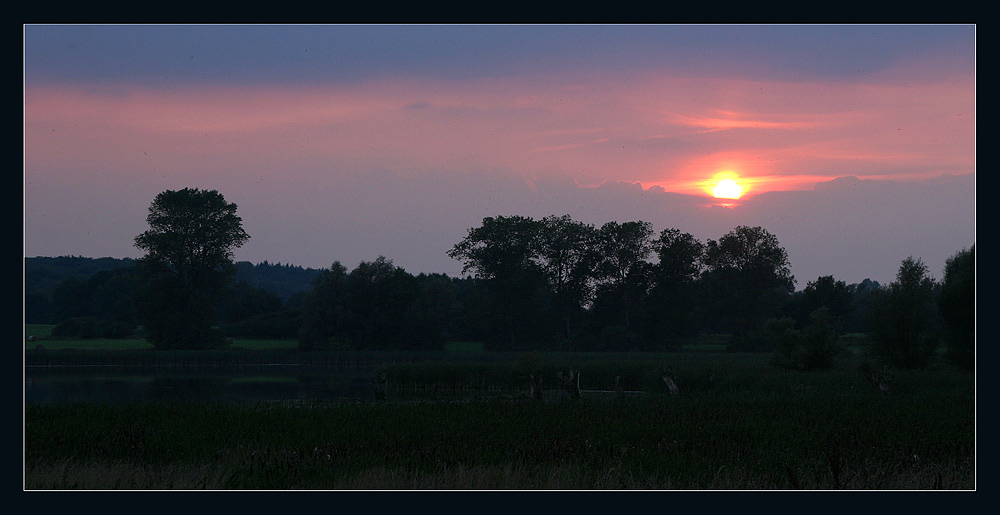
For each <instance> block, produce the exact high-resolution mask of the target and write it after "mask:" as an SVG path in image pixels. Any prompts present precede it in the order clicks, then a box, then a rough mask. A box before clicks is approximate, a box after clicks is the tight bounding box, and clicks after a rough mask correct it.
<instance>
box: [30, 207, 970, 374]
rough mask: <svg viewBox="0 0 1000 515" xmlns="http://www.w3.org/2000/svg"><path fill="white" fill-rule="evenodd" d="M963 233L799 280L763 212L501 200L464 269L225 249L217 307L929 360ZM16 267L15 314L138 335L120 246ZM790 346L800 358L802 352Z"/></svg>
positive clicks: (461, 252) (242, 324)
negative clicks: (601, 218) (947, 246)
mask: <svg viewBox="0 0 1000 515" xmlns="http://www.w3.org/2000/svg"><path fill="white" fill-rule="evenodd" d="M974 248H975V247H974V246H973V247H972V249H969V250H965V249H963V250H962V251H959V252H958V253H956V255H955V256H954V257H953V258H952V259H950V260H949V262H948V267H946V270H945V275H944V280H943V281H942V282H937V281H935V280H933V279H932V278H931V277H930V274H929V271H928V270H927V268H926V266H924V265H923V263H922V262H921V261H920V260H919V259H913V258H907V259H906V260H904V261H903V264H902V265H901V267H900V274H899V276H898V277H897V280H896V281H894V282H893V283H892V284H890V285H884V286H883V285H880V284H878V283H877V282H874V281H871V280H868V279H866V280H865V281H863V282H861V283H857V284H846V283H845V282H844V281H840V280H837V279H835V278H834V277H832V276H822V277H817V278H814V279H811V280H808V281H806V284H805V285H804V287H803V288H802V289H801V290H798V291H796V290H795V284H796V282H795V278H794V277H792V275H791V273H790V265H789V263H788V259H787V253H786V252H785V250H784V249H783V248H782V247H781V245H780V244H779V242H778V240H777V238H776V237H775V236H774V235H772V234H770V233H769V232H768V231H767V230H765V229H763V228H761V227H737V228H735V229H734V230H733V231H731V232H730V233H728V234H726V235H724V236H723V237H722V238H720V239H719V240H708V241H699V240H697V239H696V238H694V237H693V236H691V235H690V234H686V233H682V232H681V231H679V230H677V229H665V230H663V231H661V232H659V233H654V231H653V230H652V228H651V225H650V224H649V223H647V222H641V221H639V222H625V223H618V222H609V223H607V224H604V225H602V226H599V227H596V226H593V225H589V224H585V223H582V222H579V221H576V220H573V219H572V218H570V217H569V216H561V217H556V216H550V217H545V218H542V219H532V218H529V217H521V216H511V217H503V216H499V217H490V218H485V219H484V220H483V224H482V225H481V226H479V227H475V228H472V229H470V230H469V232H468V235H467V236H466V237H465V238H464V239H462V240H461V241H460V242H458V243H456V244H455V246H454V247H453V248H452V249H450V250H449V252H448V254H449V255H450V256H451V257H453V258H454V259H456V260H458V261H460V262H461V263H462V264H463V265H464V272H465V274H464V276H463V277H449V276H447V275H443V274H423V273H420V274H417V275H414V274H412V273H410V272H408V271H406V270H404V269H402V268H401V267H398V266H396V265H394V264H393V263H392V261H391V259H388V258H386V257H383V256H379V257H377V258H376V259H374V260H373V261H366V262H362V263H361V264H359V265H358V266H357V267H356V268H354V269H353V270H348V269H347V268H346V267H345V266H343V265H342V264H340V263H339V262H334V263H333V265H332V266H331V267H330V268H327V269H323V270H314V269H302V268H301V267H292V266H289V265H270V264H267V263H264V264H260V265H251V264H249V263H237V264H235V267H234V271H233V272H234V273H233V277H234V280H233V281H231V283H230V285H229V287H228V295H227V296H226V298H225V300H224V301H222V302H221V304H220V305H219V306H218V309H217V313H218V315H217V316H218V321H217V323H218V327H219V328H221V329H222V331H223V332H224V333H225V334H226V335H227V336H230V337H235V338H282V339H297V340H298V341H299V344H300V348H302V349H304V350H306V349H308V350H313V349H439V348H442V346H443V345H444V343H445V342H446V341H480V342H484V343H485V345H486V347H487V348H488V349H495V350H526V349H537V350H570V351H572V350H580V351H583V350H586V351H605V350H606V351H621V350H666V349H673V348H678V347H679V346H680V345H682V344H684V343H687V342H690V341H692V340H694V339H696V338H698V337H699V336H701V335H705V334H725V335H728V336H727V338H728V339H727V340H725V342H726V343H727V345H728V347H729V348H730V349H731V350H747V351H765V350H766V351H775V350H777V349H776V348H777V347H780V346H781V345H782V343H781V342H786V344H787V345H786V346H788V348H789V349H790V350H788V355H789V356H791V357H793V358H794V357H795V356H796V355H797V354H796V353H799V354H801V353H802V352H804V351H802V350H801V349H800V348H801V347H803V346H806V342H808V341H810V338H812V340H817V341H820V342H821V343H822V342H824V341H828V340H830V339H831V338H835V337H836V336H837V335H839V334H843V333H869V335H872V336H873V338H875V339H877V340H878V341H880V342H886V343H885V345H886V346H888V347H892V348H898V347H904V348H905V349H906V350H904V351H899V352H897V354H899V356H896V358H895V359H896V360H897V361H899V362H900V364H902V363H904V362H905V363H911V362H914V361H917V362H919V361H921V360H923V361H926V359H927V358H926V355H927V354H928V352H932V350H933V349H936V348H937V346H938V344H939V343H940V342H945V343H948V344H949V349H952V348H958V347H962V348H967V349H968V350H967V351H964V353H965V354H966V355H972V353H973V352H974V350H973V349H974V343H973V341H974V282H975V279H974V275H975V260H974ZM106 259H110V258H106ZM32 260H43V261H37V262H33V261H32ZM58 260H63V261H64V262H63V263H59V262H58ZM60 265H62V266H60ZM25 273H26V278H25V285H26V286H25V290H26V291H25V318H26V322H28V323H52V324H58V326H57V327H56V330H54V335H63V336H77V337H104V338H115V337H126V336H136V335H141V327H140V326H139V318H138V314H137V313H136V312H135V305H136V303H135V302H134V299H133V295H134V293H135V292H136V291H137V287H138V284H137V281H139V279H138V278H139V277H140V275H138V274H137V273H136V271H135V267H134V263H132V262H131V261H130V260H122V261H117V262H113V263H109V262H104V261H103V260H88V259H87V258H31V260H28V259H26V267H25ZM60 274H65V277H64V278H62V279H61V280H56V279H55V278H57V277H59V275H60ZM970 313H971V315H970ZM970 326H971V330H970V329H969V327H970ZM899 328H904V329H905V331H906V334H902V333H900V331H899V330H897V329H899ZM910 333H913V334H910ZM817 334H818V335H819V336H816V335H817ZM914 341H917V342H918V343H912V342H914ZM787 342H792V343H790V344H788V343H787ZM954 342H963V343H961V344H960V345H959V344H955V343H954ZM966 342H967V343H966ZM927 349H931V351H928V350H927ZM886 354H887V355H888V354H891V352H889V351H886ZM793 361H794V363H793V365H792V366H796V365H797V366H799V367H802V361H803V358H801V356H799V357H798V358H795V359H794V360H793Z"/></svg>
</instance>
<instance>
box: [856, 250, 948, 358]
mask: <svg viewBox="0 0 1000 515" xmlns="http://www.w3.org/2000/svg"><path fill="white" fill-rule="evenodd" d="M934 294H935V284H934V280H933V279H931V277H930V276H929V275H928V273H927V265H925V264H924V263H923V261H921V260H919V259H914V258H913V257H912V256H911V257H908V258H906V259H904V260H903V262H902V264H900V266H899V271H898V272H897V273H896V280H895V281H893V282H892V283H890V284H889V285H888V286H886V287H885V288H882V289H880V290H878V291H876V292H875V294H874V296H873V298H872V300H871V307H870V310H869V313H868V328H869V331H868V333H869V336H871V338H872V340H873V341H874V344H875V345H874V348H875V351H876V353H878V354H879V355H881V356H882V357H884V358H886V359H887V360H888V361H889V362H890V363H891V364H892V365H894V366H896V367H900V368H921V367H924V366H926V365H927V364H928V363H929V362H930V359H931V358H932V357H933V355H934V351H935V350H936V349H937V346H938V335H937V316H936V315H937V311H936V309H935V305H934Z"/></svg>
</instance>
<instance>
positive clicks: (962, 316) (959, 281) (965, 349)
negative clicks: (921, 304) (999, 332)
mask: <svg viewBox="0 0 1000 515" xmlns="http://www.w3.org/2000/svg"><path fill="white" fill-rule="evenodd" d="M938 310H939V311H940V313H941V320H942V322H943V323H944V338H945V343H946V344H947V345H948V358H949V360H951V361H952V362H953V363H955V364H956V365H959V366H961V367H963V368H966V369H971V368H972V367H973V365H974V364H975V360H976V246H975V245H973V246H972V248H970V249H963V250H961V251H959V252H958V253H957V254H955V255H954V256H952V257H950V258H948V260H947V262H946V263H945V267H944V281H943V282H942V284H941V296H940V299H939V300H938Z"/></svg>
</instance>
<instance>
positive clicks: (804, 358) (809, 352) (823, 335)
mask: <svg viewBox="0 0 1000 515" xmlns="http://www.w3.org/2000/svg"><path fill="white" fill-rule="evenodd" d="M765 330H766V331H767V332H768V333H769V334H770V338H771V340H772V342H773V343H774V355H773V356H772V359H771V362H772V363H773V364H774V365H776V366H779V367H782V368H793V369H798V370H818V369H828V368H830V366H831V365H833V358H834V356H836V355H837V354H838V353H840V351H841V350H842V349H843V346H842V345H840V344H839V343H838V341H837V333H838V330H837V323H836V321H835V320H834V319H833V317H832V316H831V315H830V312H829V310H828V309H827V308H825V307H823V308H819V309H817V310H815V311H813V312H812V313H810V314H809V325H807V326H806V327H805V328H804V329H803V330H802V331H801V332H800V331H798V330H796V329H795V321H794V320H792V319H791V318H782V319H778V320H775V319H771V320H768V322H767V324H766V326H765Z"/></svg>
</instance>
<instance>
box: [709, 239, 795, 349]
mask: <svg viewBox="0 0 1000 515" xmlns="http://www.w3.org/2000/svg"><path fill="white" fill-rule="evenodd" d="M705 264H706V272H705V274H704V276H703V277H704V278H705V279H706V281H707V282H708V283H709V289H710V295H711V299H712V302H713V304H714V305H715V308H716V309H717V312H718V313H722V314H723V315H722V316H723V317H724V318H725V319H727V320H728V323H729V325H730V326H731V329H732V332H733V335H734V337H735V341H734V343H735V344H736V346H738V347H739V346H743V347H746V346H750V347H752V346H754V345H755V344H754V343H753V342H752V341H751V339H750V337H751V335H752V334H753V333H754V332H755V331H756V330H758V329H759V328H761V327H762V325H763V322H764V320H766V319H767V318H769V317H770V316H772V315H773V314H774V313H775V311H776V310H777V309H778V307H779V306H780V304H781V302H782V301H783V300H784V299H785V298H786V297H787V296H788V294H790V293H791V292H792V291H793V290H794V288H795V278H794V277H793V276H792V273H791V268H790V264H789V262H788V253H787V252H785V249H784V248H782V247H781V245H780V244H779V243H778V238H777V237H775V236H774V235H773V234H771V233H770V232H768V231H767V230H766V229H764V228H763V227H748V226H739V227H737V228H735V229H733V230H732V231H730V232H729V233H727V234H726V235H724V236H723V237H721V238H719V240H718V241H713V240H709V241H708V244H707V245H706V248H705Z"/></svg>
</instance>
